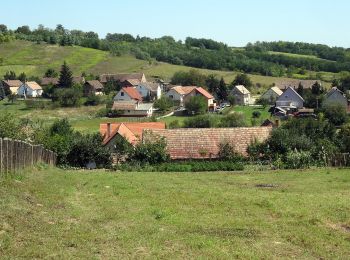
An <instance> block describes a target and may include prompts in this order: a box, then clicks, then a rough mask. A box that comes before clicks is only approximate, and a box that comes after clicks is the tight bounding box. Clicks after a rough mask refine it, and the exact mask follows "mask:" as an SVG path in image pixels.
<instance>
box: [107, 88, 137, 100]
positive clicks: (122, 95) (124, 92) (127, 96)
mask: <svg viewBox="0 0 350 260" xmlns="http://www.w3.org/2000/svg"><path fill="white" fill-rule="evenodd" d="M113 100H114V101H132V100H134V101H142V97H141V95H140V93H139V92H138V91H137V90H136V89H135V88H134V87H124V88H122V89H121V90H120V91H118V93H117V95H115V97H114V99H113Z"/></svg>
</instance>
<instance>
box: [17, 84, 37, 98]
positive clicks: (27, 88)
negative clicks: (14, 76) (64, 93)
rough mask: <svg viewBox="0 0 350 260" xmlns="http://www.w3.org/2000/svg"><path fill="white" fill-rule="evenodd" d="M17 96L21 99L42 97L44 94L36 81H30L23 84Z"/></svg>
mask: <svg viewBox="0 0 350 260" xmlns="http://www.w3.org/2000/svg"><path fill="white" fill-rule="evenodd" d="M17 94H18V95H19V96H21V97H24V98H27V97H41V95H42V94H43V89H42V87H41V86H40V85H39V84H38V83H36V82H35V81H28V82H25V83H23V84H22V85H21V86H20V87H19V88H18V91H17Z"/></svg>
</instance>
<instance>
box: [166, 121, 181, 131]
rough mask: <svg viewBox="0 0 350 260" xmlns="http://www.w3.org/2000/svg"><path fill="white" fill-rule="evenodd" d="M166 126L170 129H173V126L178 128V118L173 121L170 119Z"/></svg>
mask: <svg viewBox="0 0 350 260" xmlns="http://www.w3.org/2000/svg"><path fill="white" fill-rule="evenodd" d="M168 128H170V129H174V128H180V122H179V120H174V121H171V122H170V123H169V125H168Z"/></svg>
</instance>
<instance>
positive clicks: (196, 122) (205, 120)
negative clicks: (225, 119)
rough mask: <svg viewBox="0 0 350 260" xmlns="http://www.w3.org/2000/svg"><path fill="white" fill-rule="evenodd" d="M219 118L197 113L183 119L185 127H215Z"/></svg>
mask: <svg viewBox="0 0 350 260" xmlns="http://www.w3.org/2000/svg"><path fill="white" fill-rule="evenodd" d="M218 124H219V119H218V117H216V116H213V115H199V116H195V117H190V118H188V119H186V120H185V121H184V127H185V128H212V127H217V126H218Z"/></svg>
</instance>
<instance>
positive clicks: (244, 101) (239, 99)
mask: <svg viewBox="0 0 350 260" xmlns="http://www.w3.org/2000/svg"><path fill="white" fill-rule="evenodd" d="M231 95H232V96H234V97H235V101H236V104H237V105H249V103H250V93H247V94H242V93H241V92H240V91H238V90H236V89H233V90H232V91H231Z"/></svg>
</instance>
